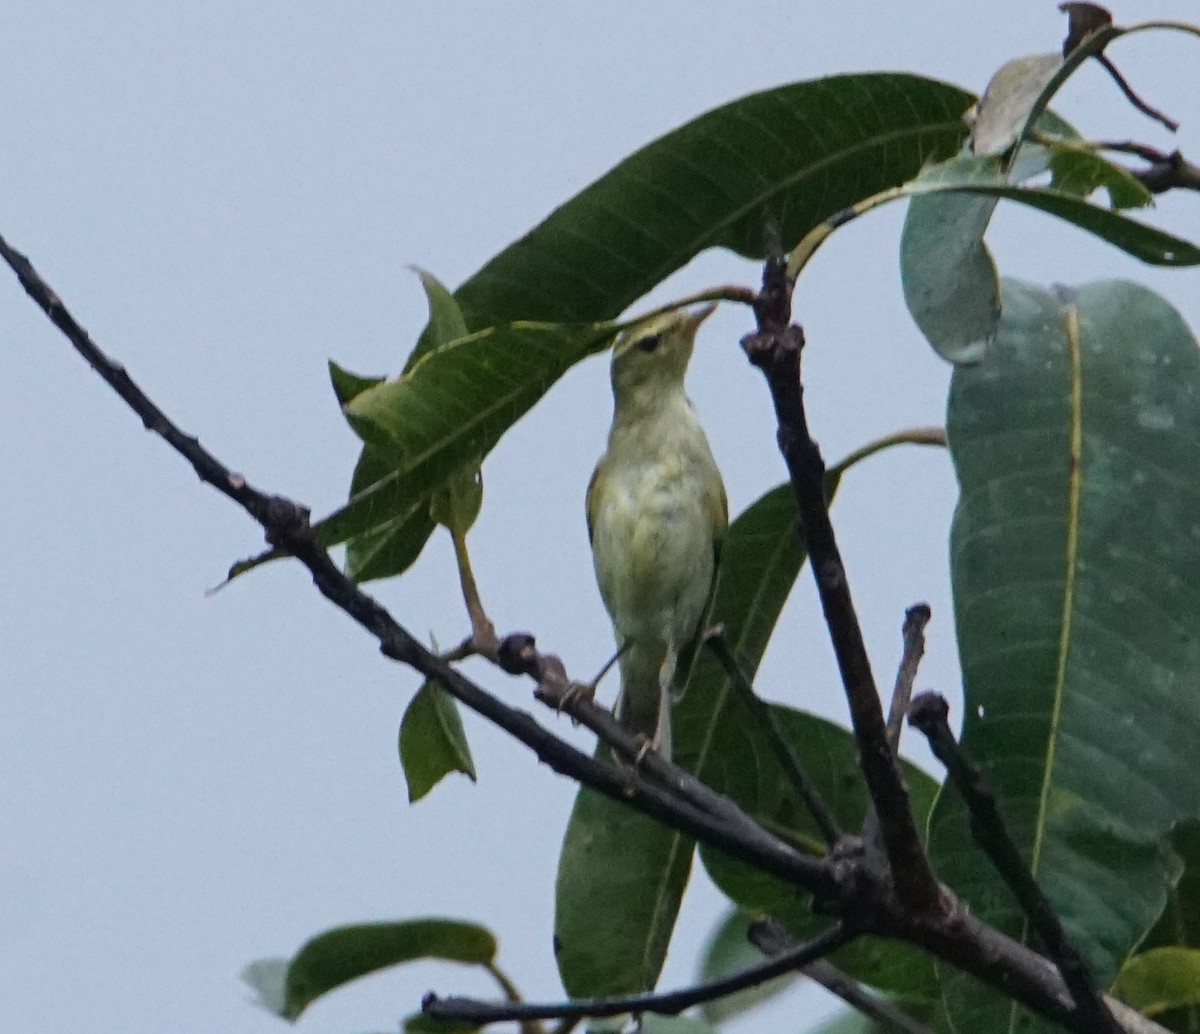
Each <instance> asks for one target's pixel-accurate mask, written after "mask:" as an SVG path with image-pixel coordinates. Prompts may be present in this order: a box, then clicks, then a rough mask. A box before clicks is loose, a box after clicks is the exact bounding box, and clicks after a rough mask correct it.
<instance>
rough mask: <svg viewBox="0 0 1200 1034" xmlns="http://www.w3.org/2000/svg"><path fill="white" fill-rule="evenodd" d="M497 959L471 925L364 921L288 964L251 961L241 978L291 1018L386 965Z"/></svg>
mask: <svg viewBox="0 0 1200 1034" xmlns="http://www.w3.org/2000/svg"><path fill="white" fill-rule="evenodd" d="M495 957H496V939H495V937H493V936H492V934H491V932H490V931H489V930H487V929H486V928H484V927H482V926H478V925H476V924H474V923H463V922H459V921H457V920H453V919H412V920H408V921H407V922H399V923H364V924H360V925H356V926H342V927H338V928H336V929H333V930H328V931H326V932H325V933H323V934H320V935H319V936H317V937H314V938H313V939H312V940H311V941H309V942H308V943H307V944H305V945H304V947H302V948H301V949H300V950H299V951H298V952H297V953H296V954H295V955H294V956H293V957H292V959H291V960H290V961H288V960H286V959H262V960H260V961H258V962H252V963H251V964H250V965H249V966H247V967H246V969H245V970H244V971H243V973H242V979H243V980H245V981H246V982H247V983H248V984H250V986H251V987H253V988H254V989H255V990H256V991H257V992H258V994H259V1001H260V1004H261V1005H263V1006H264V1007H265V1008H266V1009H268V1010H270V1011H271V1012H273V1013H275V1014H276V1015H278V1016H282V1017H283V1018H284V1019H285V1020H294V1019H296V1018H297V1017H298V1016H299V1015H300V1014H301V1013H302V1012H303V1011H304V1010H305V1009H306V1008H308V1006H309V1005H311V1004H312V1003H313V1002H314V1001H316V1000H317V999H318V998H320V997H321V996H322V995H324V994H327V993H328V992H330V991H332V990H334V989H336V988H338V987H341V986H342V985H343V984H347V983H349V982H350V981H352V980H357V979H358V978H359V977H363V976H366V975H367V974H369V973H375V972H377V971H378V970H381V969H385V968H387V967H388V966H395V965H398V964H399V963H402V962H415V961H417V960H419V959H443V960H446V961H449V962H463V963H473V964H475V965H480V966H487V965H489V964H490V963H491V962H492V961H493V959H495Z"/></svg>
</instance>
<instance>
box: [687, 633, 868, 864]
mask: <svg viewBox="0 0 1200 1034" xmlns="http://www.w3.org/2000/svg"><path fill="white" fill-rule="evenodd" d="M704 644H705V645H706V646H707V647H708V648H709V649H710V650H712V652H713V653H714V654H716V656H717V660H718V661H720V662H721V666H722V667H723V668H724V669H725V674H726V675H728V676H729V681H730V682H732V683H733V686H734V688H735V689H736V690H737V691H738V693H740V694H741V697H742V700H743V701H744V702H745V704H746V706H747V707H748V708H749V709H750V712H751V714H753V715H754V717H755V718H756V719H757V720H758V724H759V728H760V729H762V732H763V735H764V736H766V738H767V742H768V743H770V744H771V749H772V750H773V751H774V752H775V757H776V759H777V760H778V761H779V765H780V767H781V768H782V769H783V773H784V775H785V776H787V779H788V782H789V783H791V784H792V788H793V789H794V790H795V791H796V794H797V795H798V796H799V798H800V800H801V802H802V803H803V805H804V807H805V808H806V809H807V810H808V814H809V815H810V816H811V817H812V820H813V822H815V823H816V824H817V828H818V829H819V830H820V831H821V836H822V838H824V840H825V843H826V844H828V845H829V846H830V847H833V846H835V845H836V844H837V843H838V842H839V841H841V840H842V839H843V838H844V837H845V835H846V833H845V831H844V830H843V829H842V827H841V826H840V825H839V824H838V820H837V819H836V818H835V817H834V814H833V812H832V810H830V807H829V805H828V804H826V803H825V798H824V797H822V796H821V791H820V789H819V788H818V787H817V784H816V783H815V782H814V781H813V779H812V777H811V776H810V775H809V774H808V772H807V771H806V770H805V768H804V766H803V765H802V764H801V763H800V759H799V758H798V757H797V756H796V752H795V751H794V750H792V745H791V744H790V743H788V741H787V738H786V737H785V736H784V734H783V729H782V727H781V726H780V724H779V720H778V719H777V718H776V717H775V712H774V711H772V710H771V708H770V706H769V705H768V704H767V702H766V701H765V700H763V699H762V698H761V697H759V695H758V694H757V693H755V692H754V687H753V686H752V685H751V684H750V679H749V677H748V676H747V675H746V672H745V669H744V668H743V667H742V665H741V663H740V662H739V661H738V659H737V657H736V656H735V655H734V652H733V648H732V647H731V646H730V645H729V639H728V637H726V635H725V630H724V629H723V628H714V629H713V630H711V631H710V632H709V633H708V635H707V636H706V637H705V639H704Z"/></svg>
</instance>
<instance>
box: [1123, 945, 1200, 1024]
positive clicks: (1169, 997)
mask: <svg viewBox="0 0 1200 1034" xmlns="http://www.w3.org/2000/svg"><path fill="white" fill-rule="evenodd" d="M1113 994H1114V995H1116V996H1117V997H1118V998H1120V999H1121V1001H1123V1002H1124V1003H1125V1004H1126V1005H1132V1006H1133V1007H1134V1008H1135V1009H1137V1010H1138V1011H1139V1012H1141V1013H1142V1014H1144V1015H1146V1016H1157V1015H1158V1014H1159V1013H1163V1012H1166V1011H1167V1010H1173V1009H1183V1008H1188V1007H1195V1006H1198V1005H1200V950H1197V949H1195V948H1155V949H1153V950H1151V951H1147V952H1143V953H1142V954H1140V955H1135V956H1134V957H1133V958H1131V959H1130V960H1129V961H1128V962H1126V963H1125V965H1124V966H1122V967H1121V972H1120V973H1119V974H1118V975H1117V980H1116V983H1115V984H1113Z"/></svg>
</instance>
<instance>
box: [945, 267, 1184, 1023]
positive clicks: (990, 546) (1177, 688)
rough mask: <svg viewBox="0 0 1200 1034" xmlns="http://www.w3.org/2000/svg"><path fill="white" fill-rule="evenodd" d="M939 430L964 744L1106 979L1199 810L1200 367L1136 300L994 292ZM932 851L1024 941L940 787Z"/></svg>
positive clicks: (1126, 289) (1161, 310) (1162, 892)
mask: <svg viewBox="0 0 1200 1034" xmlns="http://www.w3.org/2000/svg"><path fill="white" fill-rule="evenodd" d="M947 430H948V434H949V437H950V443H951V449H952V452H953V455H954V461H955V468H956V470H957V473H958V477H959V482H960V487H961V495H960V499H959V504H958V509H957V511H956V513H955V519H954V525H953V532H952V539H951V570H952V576H953V586H954V600H955V616H956V622H957V632H958V640H959V651H960V655H961V658H962V666H963V677H964V681H965V694H966V703H965V708H964V723H963V745H964V747H965V749H966V751H967V753H968V755H970V756H971V757H972V759H973V760H975V761H976V762H977V763H978V764H980V765H981V766H982V768H983V769H984V772H985V773H986V776H987V778H988V780H989V782H990V783H991V785H992V787H993V789H994V790H995V791H996V793H997V795H998V797H999V798H1000V800H1001V802H1002V807H1003V810H1004V812H1005V814H1006V816H1007V818H1008V822H1009V824H1010V826H1011V828H1012V831H1013V834H1014V836H1015V838H1016V840H1017V843H1018V845H1019V846H1020V847H1021V849H1022V850H1023V852H1024V853H1025V855H1026V857H1027V858H1028V860H1029V864H1030V866H1031V868H1032V870H1033V873H1034V875H1035V877H1036V878H1037V879H1038V881H1039V883H1040V884H1041V886H1042V888H1043V890H1044V891H1045V892H1046V893H1047V894H1048V895H1049V897H1050V899H1051V901H1052V902H1053V903H1054V905H1055V907H1056V908H1057V910H1058V911H1059V913H1060V915H1061V916H1062V918H1063V921H1064V923H1065V924H1066V926H1067V929H1068V931H1069V932H1070V934H1071V935H1072V937H1073V938H1074V939H1075V940H1076V943H1077V944H1078V945H1079V946H1080V948H1081V949H1082V950H1083V952H1084V954H1085V956H1086V958H1087V960H1088V962H1089V963H1090V965H1091V966H1092V968H1093V970H1094V972H1095V973H1096V975H1097V977H1098V978H1099V980H1100V981H1101V982H1103V983H1107V981H1109V980H1111V979H1112V977H1113V975H1114V973H1115V971H1116V968H1117V966H1118V965H1119V964H1120V962H1121V960H1122V959H1123V958H1124V957H1125V956H1126V954H1127V953H1128V952H1129V951H1130V950H1131V949H1132V947H1133V946H1134V945H1135V944H1136V943H1137V941H1138V940H1139V939H1140V938H1141V937H1142V935H1143V934H1144V933H1145V932H1146V930H1147V929H1148V928H1149V927H1150V925H1151V924H1152V923H1153V922H1154V920H1155V919H1156V918H1157V916H1158V915H1159V913H1160V912H1161V910H1162V908H1163V904H1164V901H1165V898H1166V894H1167V891H1168V890H1169V888H1170V887H1171V885H1172V883H1173V882H1174V880H1175V878H1176V877H1177V875H1178V863H1177V861H1176V859H1175V858H1174V856H1173V855H1172V853H1171V852H1170V850H1169V849H1168V848H1167V847H1166V846H1165V843H1164V839H1165V838H1166V836H1167V834H1168V833H1169V832H1170V830H1171V827H1172V826H1173V825H1174V824H1175V823H1176V822H1177V821H1179V820H1181V819H1186V818H1189V817H1191V816H1193V815H1196V814H1197V812H1198V811H1200V772H1198V771H1197V769H1196V767H1195V766H1194V765H1193V764H1192V762H1191V758H1192V756H1193V751H1194V745H1195V743H1196V742H1197V740H1198V738H1200V696H1198V695H1197V694H1196V692H1195V687H1196V685H1197V684H1200V590H1198V588H1197V587H1198V586H1200V516H1198V515H1200V486H1198V484H1197V480H1196V476H1195V472H1196V470H1197V469H1198V468H1200V352H1198V351H1197V347H1196V343H1195V341H1194V339H1193V338H1192V336H1191V334H1190V332H1189V331H1188V329H1187V327H1186V326H1185V325H1184V323H1183V321H1182V320H1181V319H1180V317H1179V315H1178V313H1176V312H1175V311H1174V310H1173V309H1172V308H1171V307H1170V306H1169V305H1168V304H1167V303H1166V302H1164V301H1163V300H1162V299H1160V298H1158V297H1157V296H1155V295H1154V294H1152V293H1150V292H1149V291H1147V290H1145V289H1143V288H1140V287H1137V286H1135V285H1132V284H1127V283H1121V282H1109V283H1101V284H1093V285H1089V286H1087V287H1084V288H1081V289H1079V290H1078V291H1070V290H1067V289H1060V290H1059V292H1058V293H1051V292H1048V291H1045V290H1043V289H1040V288H1036V287H1032V286H1029V285H1023V284H1016V283H1008V284H1006V286H1005V292H1004V298H1003V317H1002V320H1001V328H1000V333H999V335H998V336H997V339H996V342H995V343H994V345H993V347H992V349H991V350H990V352H989V355H988V361H987V362H986V363H984V364H982V365H981V366H978V367H961V368H959V369H958V370H956V372H955V375H954V380H953V386H952V389H951V395H950V404H949V421H948V426H947ZM930 843H931V849H932V853H933V856H934V859H935V863H936V865H937V868H938V872H939V874H940V876H941V877H942V878H943V879H944V880H946V881H947V882H948V883H949V884H950V885H951V886H952V887H953V888H954V889H955V890H957V891H958V892H959V893H961V894H962V895H963V896H964V897H965V898H966V900H967V901H968V902H969V903H970V905H971V907H972V909H973V911H974V912H975V913H976V914H978V915H980V916H981V917H982V918H984V919H986V920H987V921H989V922H991V923H994V924H996V925H998V926H1000V927H1001V928H1002V929H1005V930H1007V931H1008V932H1010V933H1012V934H1013V935H1014V936H1018V937H1025V936H1027V933H1028V931H1027V930H1026V929H1025V924H1024V921H1023V919H1022V917H1021V916H1020V915H1019V914H1018V913H1017V911H1016V909H1015V907H1014V905H1013V904H1012V901H1011V898H1010V897H1009V895H1008V894H1007V893H1006V892H1005V890H1004V888H1003V886H1002V885H1001V884H1000V883H999V880H998V878H997V877H996V876H995V874H994V872H993V871H992V869H991V867H990V866H989V865H988V864H987V863H986V862H985V861H984V860H983V857H982V855H981V854H980V853H979V851H978V850H977V849H976V848H975V847H974V846H973V845H972V844H971V842H970V837H969V834H968V832H967V825H966V819H965V816H964V814H963V811H962V808H961V805H960V804H959V803H958V800H957V798H956V797H955V795H953V794H952V793H944V794H943V795H942V797H941V798H940V799H939V802H938V805H937V807H936V809H935V811H934V813H933V816H932V818H931V825H930ZM946 986H947V1001H948V1003H949V1006H950V1011H951V1015H952V1018H953V1019H954V1021H955V1023H956V1024H957V1026H958V1029H960V1030H989V1031H992V1030H995V1031H1005V1030H1012V1029H1014V1025H1015V1024H1016V1023H1017V1014H1016V1011H1015V1008H1014V1007H1013V1006H1012V1005H1011V1003H1008V1002H1001V1001H999V1000H998V999H996V998H994V997H993V996H991V995H990V993H985V992H983V991H982V990H980V989H979V988H978V987H977V986H975V985H973V984H970V983H965V982H964V981H963V980H962V979H958V978H954V977H952V976H948V977H947V979H946Z"/></svg>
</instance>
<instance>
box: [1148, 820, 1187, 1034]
mask: <svg viewBox="0 0 1200 1034" xmlns="http://www.w3.org/2000/svg"><path fill="white" fill-rule="evenodd" d="M1171 847H1172V848H1173V849H1174V851H1175V853H1176V854H1177V855H1178V856H1179V858H1180V861H1182V863H1183V873H1182V875H1181V876H1180V877H1179V882H1178V883H1176V884H1175V886H1174V887H1172V888H1171V890H1170V892H1169V893H1168V894H1167V907H1166V908H1164V909H1163V913H1162V915H1161V916H1159V917H1158V922H1157V923H1155V925H1154V929H1153V930H1151V931H1150V933H1148V934H1147V935H1146V939H1145V940H1144V941H1142V943H1141V944H1140V945H1139V946H1138V951H1139V952H1147V951H1150V950H1152V949H1155V948H1186V949H1189V950H1192V951H1197V950H1200V820H1196V819H1193V820H1192V821H1190V822H1184V823H1181V824H1180V825H1178V826H1176V827H1175V829H1174V830H1173V831H1172V832H1171ZM1136 957H1137V956H1135V959H1136ZM1155 1019H1156V1020H1157V1021H1158V1022H1159V1023H1160V1024H1162V1025H1163V1026H1164V1027H1167V1028H1168V1029H1169V1030H1174V1031H1180V1032H1181V1034H1195V1032H1196V1031H1198V1030H1200V1000H1194V1001H1192V1002H1191V1003H1188V1004H1183V1005H1180V1006H1179V1007H1178V1008H1174V1009H1168V1010H1166V1011H1165V1012H1164V1013H1162V1014H1161V1015H1159V1016H1156V1017H1155Z"/></svg>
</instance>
